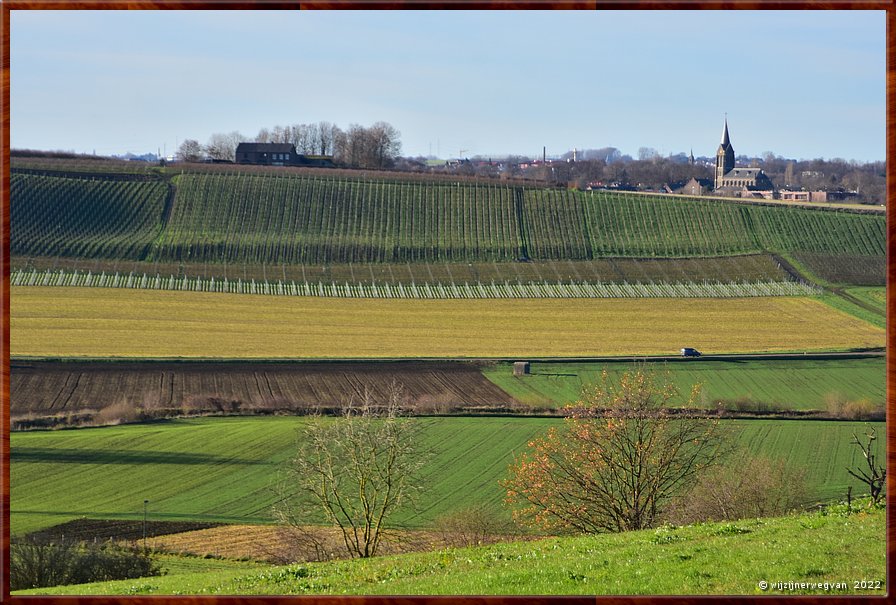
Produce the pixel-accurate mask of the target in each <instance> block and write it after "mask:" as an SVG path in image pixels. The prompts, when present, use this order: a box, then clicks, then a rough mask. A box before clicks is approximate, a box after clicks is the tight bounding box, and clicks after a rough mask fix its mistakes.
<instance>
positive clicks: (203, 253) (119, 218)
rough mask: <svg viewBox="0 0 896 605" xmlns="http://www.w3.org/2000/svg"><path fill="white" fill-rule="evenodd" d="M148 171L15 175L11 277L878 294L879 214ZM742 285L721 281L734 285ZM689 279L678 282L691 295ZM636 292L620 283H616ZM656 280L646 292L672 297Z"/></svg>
mask: <svg viewBox="0 0 896 605" xmlns="http://www.w3.org/2000/svg"><path fill="white" fill-rule="evenodd" d="M158 170H159V172H156V173H152V174H115V173H110V174H102V173H78V172H77V171H68V172H59V173H55V172H44V173H35V172H34V171H31V170H28V169H16V168H14V169H13V172H12V180H11V244H10V246H11V253H12V255H13V256H14V257H15V258H16V259H17V260H16V262H14V265H22V264H27V263H28V262H29V260H28V259H32V258H33V257H38V258H46V257H49V258H55V259H62V260H63V261H64V259H91V260H95V261H97V262H99V261H103V262H106V263H111V266H109V267H108V268H109V269H111V268H112V266H115V267H117V266H118V264H127V263H129V264H128V265H127V266H128V268H130V267H131V266H132V265H133V263H139V264H141V265H144V266H143V271H145V272H147V273H150V274H154V273H155V271H153V268H156V269H158V265H159V264H162V265H163V266H164V265H171V264H174V267H175V268H176V269H179V270H183V267H182V266H183V265H184V264H192V265H194V266H195V267H194V270H195V271H196V272H198V271H199V269H201V270H202V272H203V273H204V274H206V275H208V274H215V275H220V274H221V273H226V272H227V270H228V268H229V270H230V271H231V274H232V273H234V272H235V269H236V268H237V267H240V266H243V267H245V266H247V265H249V266H267V267H269V268H271V270H273V268H278V269H279V268H280V267H284V269H283V271H284V272H285V271H286V269H285V267H296V266H300V265H309V266H331V265H350V264H355V265H356V266H357V265H358V264H364V263H375V264H378V265H381V264H384V263H385V264H392V265H394V266H395V267H400V266H402V265H405V264H408V263H410V264H411V265H414V264H419V263H421V262H425V263H430V264H432V265H434V266H446V264H447V266H449V267H452V266H453V267H456V268H458V269H460V268H463V267H465V266H467V265H468V264H471V263H482V264H492V265H493V266H495V267H498V268H497V269H496V270H495V274H496V277H497V278H498V281H505V280H509V281H514V282H515V281H522V282H523V283H525V282H526V281H539V280H538V278H537V277H535V275H532V276H531V278H530V279H529V280H527V279H526V276H525V270H524V271H523V274H521V272H520V267H525V266H526V265H529V264H531V263H519V262H516V261H520V260H528V261H535V262H536V263H538V262H566V261H574V262H578V263H586V265H585V267H583V268H582V270H580V271H579V270H577V271H574V272H572V273H573V274H572V275H571V277H573V278H574V276H575V274H578V275H579V278H580V280H581V281H585V282H589V281H598V280H599V278H598V280H595V279H593V278H592V279H589V277H588V274H589V273H593V271H588V270H587V268H586V267H587V266H590V265H591V264H593V263H596V262H600V261H605V259H695V258H696V259H707V258H720V257H738V256H743V255H756V254H774V255H780V256H783V257H784V258H789V259H792V260H793V262H794V263H796V265H799V266H801V267H803V268H804V270H806V271H808V272H810V273H813V274H816V275H818V276H819V277H820V278H822V279H825V280H827V281H832V282H842V283H856V284H865V283H868V284H874V283H878V282H881V283H882V279H883V267H884V239H885V238H884V227H885V217H884V216H883V215H880V214H860V213H852V212H844V211H830V210H810V209H805V208H796V207H784V206H781V205H762V204H747V203H738V202H733V201H722V200H718V199H707V198H683V197H678V196H646V195H638V194H630V193H619V192H578V191H571V190H557V189H544V188H532V187H529V186H524V185H520V184H516V183H513V184H505V183H499V182H493V183H481V182H476V181H457V182H446V181H445V180H444V179H431V180H423V179H421V178H419V177H417V178H414V179H405V180H402V179H399V178H396V177H394V176H390V177H388V178H387V177H385V176H383V177H379V178H377V177H367V178H361V177H359V176H339V173H338V172H337V171H328V172H325V173H308V172H284V173H281V174H277V173H272V172H266V173H260V174H256V173H253V172H251V171H242V170H236V169H233V170H232V171H231V172H229V173H227V172H223V173H222V172H221V171H209V172H207V173H199V172H186V173H184V174H175V173H173V172H161V171H162V170H163V169H158ZM60 208H61V209H62V211H61V212H60V211H59V209H60ZM681 262H684V261H681ZM150 263H152V264H150ZM780 264H781V263H780V262H779V263H778V266H780ZM54 266H65V265H64V264H63V265H58V263H57V264H56V265H54ZM102 266H103V267H104V268H105V267H106V265H102ZM670 266H671V267H673V268H674V267H677V264H674V263H673V264H672V265H670ZM857 267H858V269H857ZM138 270H139V268H138ZM777 270H778V271H780V269H777ZM448 271H449V274H450V272H451V269H450V268H449V269H448ZM547 272H548V273H550V271H549V270H547ZM604 272H605V273H606V271H604ZM671 272H672V273H675V272H676V271H675V270H674V269H673V270H672V271H671ZM740 272H741V271H740V269H737V270H735V271H734V273H733V274H732V273H729V274H728V275H729V276H730V277H731V278H732V279H733V280H734V281H739V280H740V279H741V275H740ZM364 273H365V274H366V271H365V272H364ZM390 273H392V274H394V271H390ZM429 273H430V274H431V271H429ZM623 273H625V272H623ZM744 273H749V270H748V269H746V268H744ZM583 274H584V275H583ZM699 275H700V274H699V273H694V272H691V271H688V273H687V274H686V277H687V278H689V279H690V280H692V281H699V280H700V279H701V278H700V277H699ZM370 276H371V277H373V278H374V279H375V276H374V275H373V273H371V275H370ZM636 276H637V272H636V271H635V270H634V269H630V270H629V271H628V274H627V275H626V274H623V279H625V280H627V281H636ZM876 276H877V277H876ZM539 277H544V276H542V275H539ZM548 277H549V278H550V279H552V280H553V279H555V276H554V275H552V274H549V275H548ZM556 277H560V275H557V276H556ZM648 277H649V276H648ZM657 277H658V279H656V280H653V279H651V281H663V282H667V281H675V280H674V279H672V280H670V279H662V278H661V277H660V276H657ZM777 277H781V275H778V276H777ZM435 279H436V280H437V281H441V282H445V281H456V280H453V279H450V278H441V279H438V278H435ZM610 280H612V277H611V278H610ZM875 280H877V281H875ZM620 281H622V280H620Z"/></svg>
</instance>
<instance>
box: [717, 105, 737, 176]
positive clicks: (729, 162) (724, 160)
mask: <svg viewBox="0 0 896 605" xmlns="http://www.w3.org/2000/svg"><path fill="white" fill-rule="evenodd" d="M732 170H734V147H732V146H731V139H730V138H729V137H728V116H727V115H726V116H725V129H724V130H723V131H722V142H721V143H720V144H719V150H718V151H716V182H715V188H716V189H718V188H719V187H721V185H722V178H723V177H724V176H725V175H726V174H728V173H729V172H731V171H732Z"/></svg>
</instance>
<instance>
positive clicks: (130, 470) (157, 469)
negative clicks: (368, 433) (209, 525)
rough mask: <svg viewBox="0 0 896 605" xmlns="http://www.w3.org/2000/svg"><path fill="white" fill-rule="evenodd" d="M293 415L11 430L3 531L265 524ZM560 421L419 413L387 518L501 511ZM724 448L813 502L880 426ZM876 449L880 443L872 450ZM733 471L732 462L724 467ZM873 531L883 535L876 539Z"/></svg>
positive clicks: (841, 493)
mask: <svg viewBox="0 0 896 605" xmlns="http://www.w3.org/2000/svg"><path fill="white" fill-rule="evenodd" d="M304 422H305V420H304V419H303V418H302V417H258V418H239V417H231V418H194V419H178V420H170V421H165V422H153V423H144V424H133V425H123V426H110V427H103V428H89V429H87V428H86V429H76V430H62V431H34V432H16V433H13V434H12V435H11V436H10V437H11V439H10V441H11V448H10V451H11V466H10V469H11V488H12V489H11V493H12V498H11V504H10V512H11V523H12V526H11V531H12V533H13V535H21V534H23V533H27V532H31V531H35V530H39V529H44V528H47V527H50V526H53V525H56V524H59V523H64V522H66V521H70V520H72V519H78V518H81V517H89V518H92V519H142V510H141V509H142V506H141V504H142V500H143V499H144V498H148V499H150V500H151V506H150V509H149V512H150V519H151V520H166V521H176V520H180V521H205V522H224V523H270V522H271V521H272V519H271V512H270V511H271V505H272V504H273V503H274V502H275V500H276V498H277V494H276V492H275V490H274V489H272V487H273V486H274V485H276V482H277V480H278V477H279V476H280V475H279V474H278V473H279V469H280V465H281V464H282V463H283V461H285V460H287V459H289V457H290V456H292V455H294V452H295V443H296V431H297V430H300V429H301V428H302V426H303V424H304ZM562 422H563V420H562V419H558V418H525V417H523V418H520V417H516V418H513V417H497V418H496V417H491V418H489V417H429V418H421V419H420V420H419V423H420V425H419V426H420V428H421V430H422V432H421V438H420V439H421V440H420V442H421V446H422V449H423V450H424V451H428V452H431V453H432V454H433V457H432V458H431V459H430V460H429V461H428V462H427V464H426V467H425V468H424V469H423V471H422V473H423V475H424V476H425V478H426V486H427V487H426V489H425V490H424V491H422V492H421V493H420V494H419V498H418V500H417V502H416V505H415V506H414V508H413V509H406V510H403V511H401V513H399V514H397V515H396V516H395V517H393V518H392V519H391V520H390V524H391V525H393V526H396V527H400V528H419V529H424V528H431V527H432V525H433V523H434V522H435V520H436V519H438V518H439V517H440V516H442V515H446V514H449V513H452V512H456V511H458V510H462V509H464V508H466V507H469V506H471V505H473V504H480V505H482V506H484V507H486V509H487V510H489V511H490V512H492V513H493V514H495V515H500V516H505V517H506V516H509V512H508V511H507V509H506V508H504V507H503V506H502V504H501V502H502V499H503V496H504V492H503V490H502V489H501V487H500V486H499V485H498V480H499V479H502V478H504V477H506V475H507V467H508V465H509V464H510V463H511V462H512V461H513V456H514V454H515V453H519V452H520V451H521V450H522V449H524V448H525V447H526V443H527V442H528V441H529V440H531V439H532V438H533V437H534V436H535V435H538V434H539V433H542V432H543V431H545V430H547V429H548V428H549V427H551V426H558V425H559V424H561V423H562ZM723 422H724V423H725V426H726V427H727V428H729V429H730V430H731V431H732V440H733V443H736V444H737V445H738V446H742V447H744V448H747V449H749V450H750V451H751V452H753V453H755V454H757V455H764V456H768V457H769V458H773V459H781V460H786V461H787V462H788V464H792V465H794V466H796V467H801V468H805V469H806V471H807V474H806V479H807V483H808V488H809V494H808V497H809V499H810V501H811V502H818V501H829V500H831V499H836V498H844V497H845V496H846V490H847V487H848V486H850V485H852V486H853V489H854V491H855V493H856V494H858V493H859V491H860V489H861V484H860V483H859V482H858V481H856V480H854V479H852V478H850V477H849V475H848V474H847V473H846V468H847V467H848V466H850V465H853V464H856V462H855V458H856V447H855V446H854V445H852V443H851V441H852V437H853V434H854V433H856V432H858V433H859V434H861V432H863V431H866V430H867V429H868V428H869V427H873V428H874V429H875V430H877V431H878V434H883V431H884V425H883V423H882V422H873V423H865V422H831V421H823V420H725V421H723ZM880 447H883V444H882V443H881V444H880ZM732 463H734V464H737V463H739V460H732ZM881 535H882V534H881Z"/></svg>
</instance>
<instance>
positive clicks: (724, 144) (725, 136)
mask: <svg viewBox="0 0 896 605" xmlns="http://www.w3.org/2000/svg"><path fill="white" fill-rule="evenodd" d="M730 146H731V141H730V140H729V139H728V118H725V130H723V131H722V147H730Z"/></svg>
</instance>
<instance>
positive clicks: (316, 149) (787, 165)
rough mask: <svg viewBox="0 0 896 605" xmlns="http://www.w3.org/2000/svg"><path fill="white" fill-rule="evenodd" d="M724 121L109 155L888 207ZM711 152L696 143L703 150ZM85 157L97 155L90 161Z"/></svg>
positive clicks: (281, 141)
mask: <svg viewBox="0 0 896 605" xmlns="http://www.w3.org/2000/svg"><path fill="white" fill-rule="evenodd" d="M732 139H733V137H732V135H731V133H730V132H729V128H728V122H727V118H726V120H725V122H724V126H723V130H722V136H721V138H720V141H719V143H718V148H717V149H716V152H715V154H714V155H712V156H710V155H705V154H702V155H697V156H695V155H694V151H693V149H690V150H689V153H685V152H684V151H681V152H677V153H673V154H669V155H667V156H663V155H661V154H660V153H659V152H658V151H657V150H656V149H654V148H651V147H641V148H639V150H638V153H637V157H636V158H635V157H632V156H631V155H627V154H623V153H622V152H621V151H620V150H619V149H617V148H615V147H602V148H598V149H590V148H589V149H572V150H569V151H565V152H563V153H562V154H559V155H558V154H549V153H548V149H547V148H546V147H543V148H542V153H541V155H540V157H539V156H525V155H507V156H504V157H488V156H482V155H471V156H467V155H465V153H464V152H465V151H466V150H459V153H458V155H456V156H452V157H448V158H439V157H435V156H432V155H430V156H413V157H412V156H403V155H402V154H401V140H400V133H399V132H398V131H397V130H396V129H395V128H394V127H393V126H391V125H390V124H388V123H385V122H377V123H376V124H374V125H372V126H370V127H368V128H365V127H362V126H357V125H352V126H351V127H350V128H349V129H348V130H347V131H343V130H341V129H340V128H339V127H338V126H335V125H333V124H330V123H329V122H320V123H317V124H297V125H294V126H287V127H281V126H276V127H274V128H273V129H270V130H269V129H266V128H264V129H262V130H261V131H260V132H259V133H258V135H257V136H256V137H255V138H254V140H249V139H248V138H247V137H245V136H243V135H241V134H240V133H238V132H232V133H229V134H214V135H212V136H211V137H210V139H209V141H208V143H207V144H205V145H202V144H200V143H199V142H198V141H196V140H192V139H187V140H185V141H183V143H181V144H180V145H179V146H178V149H177V151H176V152H175V153H173V154H165V153H162V152H161V150H159V151H158V152H157V153H144V154H141V155H136V154H133V153H126V154H124V155H112V156H107V157H108V158H109V159H115V160H125V161H131V162H147V163H156V164H158V163H161V164H171V163H176V162H188V163H197V162H205V163H215V164H228V163H235V164H249V165H266V166H317V167H329V168H356V169H357V168H361V169H365V170H388V171H399V172H413V173H423V174H425V173H429V174H451V175H457V176H463V177H478V178H484V179H496V180H525V181H532V182H533V183H537V184H539V185H542V186H545V185H546V186H553V187H569V188H577V189H580V190H585V191H590V190H599V189H608V190H618V191H642V192H655V193H666V194H681V195H688V196H708V195H720V196H725V197H739V198H750V199H778V200H785V201H803V202H852V203H861V204H875V205H883V204H885V203H886V163H885V162H883V161H879V162H870V163H859V162H855V161H848V160H845V159H842V158H833V159H822V158H817V159H811V160H806V159H800V160H796V159H790V158H786V157H782V156H780V155H777V154H775V153H774V152H771V151H767V152H765V153H763V154H762V155H761V157H751V156H747V155H735V152H734V147H733V144H732ZM708 146H709V145H708V144H706V143H705V142H701V148H702V149H704V150H705V149H706V147H708ZM11 154H12V155H13V156H17V155H18V156H33V155H42V156H55V157H70V156H73V155H77V154H74V153H73V152H65V151H52V152H46V151H34V150H15V149H14V150H12V152H11ZM87 157H99V156H95V155H87Z"/></svg>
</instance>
